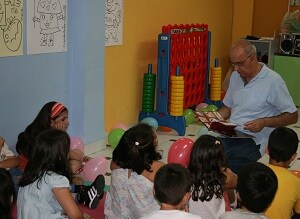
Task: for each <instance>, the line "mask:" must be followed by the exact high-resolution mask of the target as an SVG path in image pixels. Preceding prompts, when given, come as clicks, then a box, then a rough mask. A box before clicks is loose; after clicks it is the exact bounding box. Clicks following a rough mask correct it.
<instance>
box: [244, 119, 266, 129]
mask: <svg viewBox="0 0 300 219" xmlns="http://www.w3.org/2000/svg"><path fill="white" fill-rule="evenodd" d="M264 127H265V122H264V119H255V120H252V121H249V122H246V123H244V129H245V130H249V131H250V132H260V131H261V130H262V129H263V128H264Z"/></svg>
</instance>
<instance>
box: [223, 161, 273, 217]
mask: <svg viewBox="0 0 300 219" xmlns="http://www.w3.org/2000/svg"><path fill="white" fill-rule="evenodd" d="M277 187H278V182H277V177H276V175H275V173H274V172H273V171H272V170H271V169H270V168H269V167H267V166H266V165H264V164H262V163H253V164H249V165H247V166H245V167H243V168H242V169H241V171H240V173H239V177H238V182H237V192H238V193H237V194H238V201H239V203H240V205H241V209H237V210H235V211H228V212H225V213H224V214H222V215H221V217H220V219H267V217H266V216H265V215H264V214H263V212H264V210H265V209H266V208H267V207H268V206H269V205H270V203H271V202H272V200H273V198H274V196H275V193H276V191H277Z"/></svg>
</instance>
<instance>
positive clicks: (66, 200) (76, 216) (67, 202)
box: [52, 188, 84, 219]
mask: <svg viewBox="0 0 300 219" xmlns="http://www.w3.org/2000/svg"><path fill="white" fill-rule="evenodd" d="M52 191H53V193H54V195H55V197H56V199H57V200H58V202H59V204H60V206H61V207H62V208H63V209H64V211H65V212H66V214H67V216H68V217H69V218H70V219H84V216H83V214H82V212H81V211H80V209H79V207H78V206H77V204H76V202H75V200H74V198H73V197H72V195H71V193H70V190H69V188H53V189H52Z"/></svg>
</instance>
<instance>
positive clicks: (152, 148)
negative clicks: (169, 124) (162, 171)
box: [112, 124, 162, 174]
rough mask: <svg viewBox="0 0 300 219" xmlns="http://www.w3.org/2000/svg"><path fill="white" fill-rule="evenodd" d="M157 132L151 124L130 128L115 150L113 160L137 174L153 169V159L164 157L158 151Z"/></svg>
mask: <svg viewBox="0 0 300 219" xmlns="http://www.w3.org/2000/svg"><path fill="white" fill-rule="evenodd" d="M154 141H155V133H154V130H153V128H152V127H151V126H149V125H147V124H138V125H136V126H134V127H132V128H130V129H128V130H127V131H126V132H125V133H124V134H123V136H122V137H121V139H120V141H119V143H118V145H117V147H116V148H115V150H114V151H113V158H112V160H113V161H114V162H115V163H116V164H117V165H118V166H120V167H121V168H124V169H131V170H133V171H134V172H136V173H137V174H141V173H142V172H143V171H144V170H147V171H152V170H151V165H152V163H153V161H155V160H160V159H161V158H162V157H161V155H160V154H159V153H158V152H157V151H156V145H155V142H154Z"/></svg>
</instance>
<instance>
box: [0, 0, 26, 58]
mask: <svg viewBox="0 0 300 219" xmlns="http://www.w3.org/2000/svg"><path fill="white" fill-rule="evenodd" d="M22 18H23V0H0V57H4V56H18V55H23V43H22V41H23V35H22V32H23V28H22V27H23V19H22Z"/></svg>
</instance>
